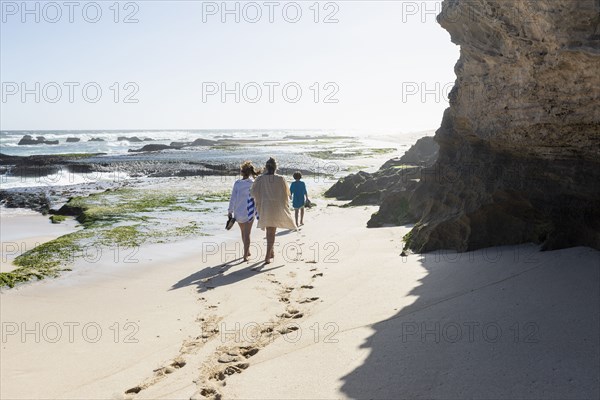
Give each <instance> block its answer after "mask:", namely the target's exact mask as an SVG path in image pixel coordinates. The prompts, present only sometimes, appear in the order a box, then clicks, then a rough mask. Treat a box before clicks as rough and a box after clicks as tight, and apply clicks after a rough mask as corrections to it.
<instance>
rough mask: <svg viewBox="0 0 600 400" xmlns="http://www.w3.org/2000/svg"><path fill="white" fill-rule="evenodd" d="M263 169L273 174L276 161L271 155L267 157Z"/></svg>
mask: <svg viewBox="0 0 600 400" xmlns="http://www.w3.org/2000/svg"><path fill="white" fill-rule="evenodd" d="M265 169H266V170H267V172H268V173H269V174H274V173H275V170H276V169H277V161H275V159H274V158H273V157H271V158H269V159H268V160H267V163H266V164H265Z"/></svg>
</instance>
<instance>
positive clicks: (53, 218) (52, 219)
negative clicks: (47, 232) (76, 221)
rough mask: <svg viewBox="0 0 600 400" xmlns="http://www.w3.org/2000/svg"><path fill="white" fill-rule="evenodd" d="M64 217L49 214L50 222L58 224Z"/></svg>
mask: <svg viewBox="0 0 600 400" xmlns="http://www.w3.org/2000/svg"><path fill="white" fill-rule="evenodd" d="M66 219H67V217H65V216H64V215H51V216H50V218H49V220H50V222H52V223H53V224H60V223H61V222H63V221H64V220H66Z"/></svg>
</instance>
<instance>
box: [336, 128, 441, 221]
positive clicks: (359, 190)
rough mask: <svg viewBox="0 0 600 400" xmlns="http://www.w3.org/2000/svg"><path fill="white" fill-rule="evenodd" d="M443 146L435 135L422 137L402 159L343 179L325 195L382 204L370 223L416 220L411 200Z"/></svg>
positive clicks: (355, 201)
mask: <svg viewBox="0 0 600 400" xmlns="http://www.w3.org/2000/svg"><path fill="white" fill-rule="evenodd" d="M438 149H439V146H438V145H437V144H436V143H435V142H434V140H433V137H432V136H425V137H423V138H421V139H419V140H418V141H417V142H416V143H415V144H414V145H413V146H412V147H411V148H410V149H408V151H407V152H406V153H405V154H404V155H403V156H402V157H400V158H394V159H391V160H389V161H387V162H386V163H385V164H383V165H382V166H381V168H379V170H378V171H376V172H374V173H368V172H364V171H360V172H357V173H356V174H350V175H348V176H347V177H345V178H341V179H340V180H339V181H338V182H337V183H335V184H334V185H333V186H332V187H331V188H329V189H328V190H327V191H326V192H325V197H335V198H337V199H338V200H352V201H351V202H350V203H348V206H359V205H366V204H369V205H380V208H379V211H377V212H376V213H375V214H373V216H372V217H371V219H370V220H369V222H368V223H367V225H368V226H369V227H379V226H382V225H387V224H389V225H402V224H408V223H413V222H415V221H416V218H417V217H416V216H414V215H412V214H410V213H409V209H408V199H409V197H410V195H411V194H412V193H413V191H414V190H415V188H416V187H417V183H418V181H419V180H420V178H421V174H422V171H423V170H424V169H425V168H427V167H431V166H432V165H433V163H434V162H435V160H436V158H437V154H438Z"/></svg>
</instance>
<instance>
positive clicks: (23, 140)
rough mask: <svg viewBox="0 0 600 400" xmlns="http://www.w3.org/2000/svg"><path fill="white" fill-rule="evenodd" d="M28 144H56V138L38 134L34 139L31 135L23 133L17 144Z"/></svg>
mask: <svg viewBox="0 0 600 400" xmlns="http://www.w3.org/2000/svg"><path fill="white" fill-rule="evenodd" d="M30 144H58V140H47V139H46V138H45V137H43V136H38V137H36V138H35V139H34V138H33V137H32V136H31V135H25V136H23V137H22V138H21V140H19V143H18V145H19V146H23V145H30Z"/></svg>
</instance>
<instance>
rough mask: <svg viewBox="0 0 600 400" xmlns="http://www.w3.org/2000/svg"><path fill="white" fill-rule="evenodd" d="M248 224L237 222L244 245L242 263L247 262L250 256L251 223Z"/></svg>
mask: <svg viewBox="0 0 600 400" xmlns="http://www.w3.org/2000/svg"><path fill="white" fill-rule="evenodd" d="M253 222H254V221H249V222H238V224H239V225H240V230H241V231H242V243H243V244H244V261H248V257H249V256H250V231H251V230H252V223H253Z"/></svg>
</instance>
